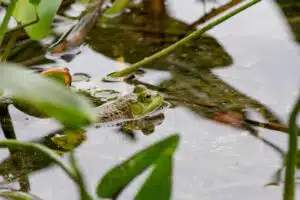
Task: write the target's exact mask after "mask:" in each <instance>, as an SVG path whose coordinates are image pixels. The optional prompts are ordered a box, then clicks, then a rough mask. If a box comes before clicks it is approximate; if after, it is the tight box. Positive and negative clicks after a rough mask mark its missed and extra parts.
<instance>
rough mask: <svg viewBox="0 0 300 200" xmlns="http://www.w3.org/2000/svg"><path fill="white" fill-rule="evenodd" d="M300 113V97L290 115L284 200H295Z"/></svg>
mask: <svg viewBox="0 0 300 200" xmlns="http://www.w3.org/2000/svg"><path fill="white" fill-rule="evenodd" d="M299 111H300V95H299V97H298V99H297V101H296V104H295V106H294V108H293V110H292V112H291V114H290V119H289V142H288V144H289V150H288V154H287V158H286V172H285V184H284V193H283V199H284V200H294V199H295V171H296V163H297V151H298V147H297V146H298V128H297V116H298V114H299Z"/></svg>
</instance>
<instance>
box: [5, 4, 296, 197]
mask: <svg viewBox="0 0 300 200" xmlns="http://www.w3.org/2000/svg"><path fill="white" fill-rule="evenodd" d="M157 2H162V1H157ZM232 2H233V3H238V2H239V1H234V0H233V1H232ZM232 2H231V3H232ZM277 2H278V3H279V4H278V5H280V8H283V13H284V14H285V16H286V17H287V18H286V21H287V22H288V23H289V25H290V26H291V30H292V31H293V33H294V34H295V37H296V38H297V34H299V31H298V29H297V27H298V26H297V20H295V19H296V17H299V16H298V15H297V13H300V12H289V11H288V8H291V9H292V8H293V6H295V5H294V4H293V2H289V3H287V4H285V5H283V4H284V3H285V2H283V1H282V2H281V1H279V0H278V1H277ZM226 3H228V2H221V3H219V4H216V3H211V2H210V3H207V4H206V8H204V9H205V10H206V11H207V12H208V10H210V7H211V8H213V7H215V8H216V9H217V8H218V6H219V7H222V5H226ZM167 5H168V7H164V6H163V4H155V5H154V4H152V3H151V1H147V0H145V1H141V2H140V3H137V4H135V5H134V6H133V7H132V8H131V9H130V10H128V11H127V12H125V13H122V14H121V15H120V16H118V17H116V18H112V19H108V20H107V21H105V24H102V23H100V21H99V23H97V25H95V26H94V27H93V28H91V27H90V26H89V27H88V28H89V29H90V30H86V29H82V30H84V31H82V32H83V33H82V35H80V37H76V39H78V38H79V39H80V41H79V42H78V41H76V44H77V42H78V43H81V42H83V43H86V44H87V45H88V47H86V48H80V49H77V50H79V52H80V53H78V52H77V51H76V55H74V56H70V57H68V58H67V59H66V58H64V57H62V59H64V60H65V61H64V62H62V61H61V60H55V59H54V57H51V59H54V60H50V57H47V58H48V59H49V60H47V59H46V58H45V52H46V51H49V50H48V49H47V48H46V47H43V45H41V43H37V42H33V41H29V40H22V38H20V40H21V41H22V42H20V43H19V45H18V46H17V47H16V48H15V49H14V51H13V54H12V55H11V56H10V57H9V59H10V60H11V61H15V62H21V63H23V64H25V65H28V66H32V65H33V66H36V65H39V67H41V64H46V63H49V62H50V63H51V62H57V63H58V65H63V66H64V67H68V68H70V71H71V72H73V73H76V72H77V75H78V73H87V74H89V75H91V77H88V78H87V79H83V81H82V82H84V83H85V84H92V85H93V87H95V88H96V89H95V88H94V91H102V93H101V95H102V96H101V98H99V96H97V95H99V92H98V94H97V92H95V93H93V92H87V93H84V91H83V93H84V94H85V95H86V96H89V97H90V98H92V99H93V100H94V101H93V102H94V103H95V105H99V104H102V103H104V102H106V101H109V100H113V99H114V98H115V96H113V98H109V97H107V96H105V97H103V94H104V93H105V94H106V93H109V94H108V95H116V94H118V95H120V94H119V93H127V92H124V88H131V85H136V84H144V85H146V86H147V87H149V88H151V89H155V90H158V91H160V92H161V93H163V94H164V96H165V99H166V100H167V101H168V102H170V103H171V104H172V106H171V108H170V109H168V110H167V111H166V113H165V114H162V113H159V114H158V115H154V116H149V117H148V118H147V119H146V120H145V119H143V120H137V121H134V122H126V123H123V124H122V126H121V127H117V128H116V127H103V128H102V127H101V128H99V129H95V128H91V129H90V130H89V131H88V134H87V135H88V139H87V141H85V143H84V144H83V145H80V147H79V148H77V149H78V154H79V155H78V158H79V160H80V163H81V165H82V167H83V169H84V170H85V173H86V177H87V178H86V180H87V181H88V184H89V185H90V188H93V186H94V185H95V184H96V183H97V181H98V179H99V177H100V176H101V175H102V174H104V172H105V171H106V170H108V169H109V168H110V167H112V166H113V165H114V164H116V163H118V162H119V161H120V159H121V158H125V157H127V156H128V155H130V154H131V153H133V152H135V151H136V150H137V149H140V148H141V147H143V146H145V145H147V144H150V143H152V142H153V141H155V140H157V139H159V138H162V137H164V136H166V135H168V134H170V133H172V132H180V133H181V135H182V138H183V141H182V145H181V148H180V150H179V152H178V155H177V162H176V165H175V169H176V171H175V185H174V187H175V189H174V199H199V198H200V197H204V198H205V199H241V198H242V199H281V188H275V189H274V188H273V189H269V188H263V186H264V184H266V183H267V182H268V181H270V177H271V176H272V175H273V173H275V172H276V170H277V169H279V168H280V167H281V165H282V159H283V158H282V157H284V151H283V150H281V148H282V149H285V148H284V147H285V139H286V135H285V134H284V133H280V132H277V131H271V130H267V129H263V128H260V127H254V126H253V124H249V123H246V122H247V120H248V121H249V120H253V121H258V122H265V123H280V124H284V122H286V119H287V114H288V112H289V108H290V105H291V104H292V102H293V100H294V97H295V95H296V94H295V93H297V92H298V90H299V87H298V86H299V83H300V82H299V69H298V67H296V66H298V65H299V64H300V59H299V58H298V55H297V53H295V52H296V51H297V50H298V49H297V48H298V47H295V45H294V43H293V41H292V40H289V39H286V38H284V39H282V40H278V41H277V40H274V39H269V38H267V37H264V38H261V35H262V34H261V33H260V30H259V29H258V28H257V29H255V30H254V31H253V32H251V34H252V36H249V37H240V36H236V35H240V34H242V33H244V34H245V35H247V31H245V30H243V29H242V28H241V29H240V28H239V27H242V26H243V24H242V23H248V24H250V25H249V26H252V25H251V24H256V23H257V24H262V25H264V24H272V23H277V22H276V21H279V20H281V19H279V18H278V17H276V15H274V16H273V17H274V19H273V18H272V20H268V19H267V20H265V19H264V18H263V17H262V16H261V14H260V12H259V9H263V10H264V12H266V14H267V15H268V13H272V12H274V10H272V9H271V8H272V7H271V2H270V1H266V2H262V3H261V4H258V5H257V7H258V8H256V7H253V8H251V9H250V10H249V11H245V12H244V13H242V14H241V19H243V21H239V19H240V18H239V17H240V16H236V17H235V18H233V19H232V20H229V21H228V22H226V23H224V24H222V25H220V28H219V27H216V28H215V29H214V30H213V31H211V32H210V33H209V34H207V35H204V36H203V37H200V38H197V39H196V40H194V41H192V42H189V43H187V44H185V45H183V46H182V47H181V48H179V49H177V50H176V51H175V52H173V53H172V54H170V55H168V56H165V57H163V58H160V59H158V60H156V61H155V62H153V63H151V64H148V65H146V66H144V68H143V70H142V71H140V73H136V74H135V75H134V77H133V76H132V77H130V78H129V79H126V81H125V82H122V83H104V82H101V81H100V80H101V78H102V77H103V76H104V75H106V74H107V73H110V72H113V71H116V70H119V69H120V68H122V67H124V65H125V66H126V65H127V64H132V63H135V62H137V61H139V60H141V59H143V58H145V57H148V56H150V55H152V54H153V53H155V52H158V51H160V50H162V49H163V48H165V47H167V46H169V45H171V44H173V43H174V42H176V41H178V40H180V39H181V38H183V37H184V36H186V35H187V34H188V33H190V32H191V31H193V30H195V28H196V26H199V25H200V26H201V23H202V21H201V20H203V18H202V17H203V15H201V16H200V17H199V15H200V14H199V13H201V12H202V10H203V7H201V5H202V4H201V3H200V2H199V1H198V2H193V1H185V2H184V3H183V2H182V1H174V2H173V1H172V2H171V1H168V4H167ZM178 5H180V6H178ZM183 8H185V9H183ZM195 8H197V9H198V10H199V12H198V10H197V11H195V15H197V16H194V15H193V16H190V15H191V13H193V12H191V13H189V10H192V11H194V10H196V9H195ZM297 8H298V7H297ZM63 9H65V10H66V9H69V8H68V4H67V3H65V4H64V7H62V8H61V11H60V12H61V13H62V12H63ZM70 9H71V8H70ZM256 9H257V11H256ZM69 11H70V10H69ZM289 13H291V15H289ZM94 14H95V13H94ZM180 15H182V16H188V17H189V16H190V17H192V18H193V19H188V20H179V18H180V17H178V16H180ZM295 15H296V16H295ZM174 16H176V17H174ZM273 20H274V21H273ZM185 21H189V22H191V23H189V24H188V23H185ZM258 21H259V22H258ZM92 22H93V21H92ZM92 22H91V23H92ZM93 23H94V22H93ZM77 28H78V27H77ZM79 28H82V27H79ZM280 28H281V27H278V30H277V31H278V32H280V31H282V29H280ZM224 33H229V36H226V37H224V36H222V34H223V35H226V34H224ZM264 34H266V33H264ZM268 34H274V32H270V33H268ZM279 34H282V33H279ZM67 38H68V37H67ZM84 38H85V40H84V41H82V39H84ZM216 38H218V39H216ZM257 38H258V39H257ZM66 41H67V40H66ZM68 41H70V38H69V40H68ZM282 43H284V45H277V44H282ZM60 44H65V43H64V42H62V43H60ZM71 46H72V45H71ZM74 46H76V45H74ZM68 47H69V46H68ZM87 48H89V49H88V50H87ZM264 48H265V49H264ZM56 50H57V49H56ZM60 50H62V51H63V50H64V49H60ZM85 50H86V51H85ZM33 52H39V55H38V54H36V53H33ZM59 53H60V52H59ZM28 55H30V56H28ZM283 55H284V56H283ZM249 63H250V64H249ZM51 66H52V65H51ZM42 67H43V66H42ZM286 69H288V70H286ZM106 72H107V73H106ZM165 74H168V77H167V78H166V76H164V75H165ZM81 75H82V74H81ZM77 77H78V76H77ZM86 77H87V76H86ZM160 77H162V78H160ZM82 82H81V83H82ZM281 82H282V83H281ZM297 84H298V85H297ZM103 92H104V93H103ZM95 97H96V98H95ZM20 116H21V117H20ZM24 116H25V115H23V114H20V112H15V114H14V115H13V119H18V120H19V119H20V120H21V122H18V120H16V132H17V133H22V134H23V135H24V136H22V137H24V139H26V140H28V138H27V136H26V134H28V133H36V134H40V133H43V134H46V133H45V131H44V129H43V125H41V126H40V125H39V121H38V122H37V123H31V122H34V121H35V120H37V119H35V118H31V117H29V120H28V123H23V122H22V121H24V118H25V117H24ZM26 117H28V116H26ZM216 122H218V123H216ZM219 122H221V123H222V124H223V125H221V124H220V123H219ZM18 123H20V124H18ZM22 123H23V125H22ZM224 125H225V126H224ZM24 127H26V128H24ZM116 129H118V131H121V132H123V133H126V134H128V135H129V136H131V137H134V138H136V139H137V142H136V143H130V142H128V141H127V140H124V138H122V137H119V135H118V134H112V133H113V132H115V131H116ZM137 130H141V131H142V132H144V133H145V134H149V133H153V134H151V135H149V136H144V135H142V134H140V131H137ZM244 133H245V134H244ZM249 133H250V134H251V135H252V136H255V137H249V136H248V134H249ZM258 134H259V135H264V136H265V137H266V138H267V139H261V138H260V139H257V136H258ZM46 138H49V136H48V137H46ZM61 139H62V138H60V137H56V138H55V139H54V140H50V141H51V142H53V141H56V142H58V144H69V143H68V142H66V140H64V139H63V140H61ZM75 141H77V140H75ZM80 143H81V142H80ZM274 143H275V144H274ZM279 145H280V146H281V147H280V148H279V147H278V146H279ZM75 146H77V145H75ZM56 147H57V146H56ZM72 148H73V146H72ZM68 149H70V147H68ZM60 150H61V149H60ZM17 154H21V157H22V158H23V159H24V161H22V162H21V163H23V164H22V167H21V169H22V170H20V167H19V168H16V166H15V164H14V163H12V160H13V159H12V158H8V159H6V160H4V161H3V162H2V163H1V164H0V172H1V174H2V175H4V174H6V172H7V171H9V173H11V174H13V175H15V176H16V177H21V176H22V175H24V174H25V175H27V174H28V173H29V172H33V171H36V170H40V169H42V168H44V167H46V166H49V165H50V164H51V163H49V160H48V161H47V159H46V160H45V158H43V157H42V156H39V155H35V153H32V152H29V153H28V152H22V151H20V152H17ZM28 154H29V155H34V158H35V159H37V161H36V160H32V159H31V158H28V159H27V156H26V155H28ZM249 155H250V156H249ZM19 157H20V156H19ZM39 159H41V160H39ZM1 166H4V167H1ZM28 166H29V167H28ZM8 169H9V170H8ZM60 173H61V172H57V171H55V168H49V170H48V171H46V172H43V174H41V173H36V174H33V175H30V183H31V191H32V192H33V193H34V194H37V195H38V196H41V197H44V198H45V199H53V197H54V198H58V199H65V198H66V197H68V198H70V193H73V188H70V187H69V186H67V187H66V186H65V185H64V184H65V183H66V184H67V183H68V181H67V180H65V178H64V177H59V176H60ZM57 174H58V175H57ZM41 176H42V178H41ZM54 176H58V177H59V178H61V180H60V181H57V178H56V177H54ZM27 180H28V178H27ZM140 181H141V179H140V178H139V179H138V180H137V182H135V183H134V184H133V185H132V187H129V188H128V190H126V191H125V193H124V195H123V198H124V199H131V198H132V196H133V194H134V192H135V189H136V188H137V187H138V186H139V185H138V183H139V182H140ZM272 181H274V180H272ZM275 181H278V180H275ZM279 181H280V178H279ZM49 185H53V189H54V190H55V189H57V191H59V192H57V194H49V192H47V191H46V190H47V186H49ZM62 187H63V188H64V190H62V189H61V188H62ZM27 188H29V186H28V187H27ZM243 191H245V192H243ZM245 193H247V194H248V195H247V196H245ZM71 197H74V196H72V195H71ZM74 198H75V197H74Z"/></svg>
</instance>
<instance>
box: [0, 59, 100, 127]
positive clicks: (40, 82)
mask: <svg viewBox="0 0 300 200" xmlns="http://www.w3.org/2000/svg"><path fill="white" fill-rule="evenodd" d="M0 89H5V90H7V91H9V92H11V93H12V95H13V96H15V97H16V98H17V99H20V100H22V101H24V102H25V103H26V104H29V105H31V106H33V107H34V108H36V109H38V110H39V111H40V112H43V113H44V114H46V115H47V116H51V117H54V118H56V119H57V120H59V121H60V122H61V123H62V124H64V125H65V126H67V127H72V128H80V127H82V126H85V125H87V124H89V123H91V122H92V121H95V120H96V114H95V113H94V111H93V108H92V107H91V105H90V104H89V102H88V101H87V100H86V99H84V98H83V97H81V96H80V95H78V94H75V93H73V92H71V91H70V90H68V89H67V88H65V87H64V86H62V85H60V84H57V83H56V82H55V81H53V80H50V79H47V78H45V77H43V76H41V75H39V74H34V73H32V72H31V71H29V70H26V69H25V68H22V67H19V66H17V65H13V64H5V65H4V64H2V65H0Z"/></svg>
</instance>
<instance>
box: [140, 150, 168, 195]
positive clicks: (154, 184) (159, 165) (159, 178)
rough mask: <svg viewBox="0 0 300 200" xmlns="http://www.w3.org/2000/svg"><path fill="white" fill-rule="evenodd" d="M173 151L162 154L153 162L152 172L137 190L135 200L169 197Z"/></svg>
mask: <svg viewBox="0 0 300 200" xmlns="http://www.w3.org/2000/svg"><path fill="white" fill-rule="evenodd" d="M172 170H173V153H171V154H170V155H163V156H162V157H161V158H159V159H158V161H157V162H156V164H155V167H154V169H153V170H152V173H151V174H150V176H149V177H148V179H147V180H146V182H145V183H144V185H143V186H142V188H141V189H140V191H139V192H138V194H137V196H136V197H135V200H148V199H149V200H152V199H164V200H168V199H170V198H171V190H172Z"/></svg>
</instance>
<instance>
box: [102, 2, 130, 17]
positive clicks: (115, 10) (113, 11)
mask: <svg viewBox="0 0 300 200" xmlns="http://www.w3.org/2000/svg"><path fill="white" fill-rule="evenodd" d="M129 2H130V1H129V0H115V1H114V3H113V5H112V6H111V7H110V8H109V9H107V10H106V11H105V12H104V14H103V15H104V16H105V17H115V16H116V15H118V14H119V13H120V12H122V11H123V10H124V9H125V8H126V7H127V5H128V4H129Z"/></svg>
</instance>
